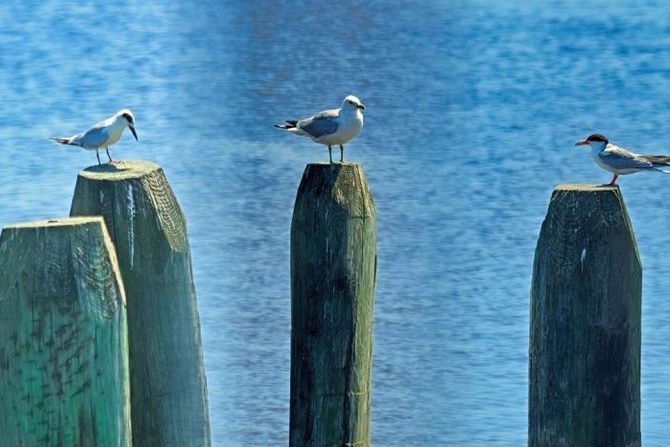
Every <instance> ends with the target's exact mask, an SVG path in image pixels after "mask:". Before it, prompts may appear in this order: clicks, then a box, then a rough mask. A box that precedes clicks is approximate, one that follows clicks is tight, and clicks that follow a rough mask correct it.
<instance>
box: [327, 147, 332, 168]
mask: <svg viewBox="0 0 670 447" xmlns="http://www.w3.org/2000/svg"><path fill="white" fill-rule="evenodd" d="M328 158H330V164H331V165H332V164H333V148H332V147H330V146H328Z"/></svg>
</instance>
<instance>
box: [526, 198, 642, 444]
mask: <svg viewBox="0 0 670 447" xmlns="http://www.w3.org/2000/svg"><path fill="white" fill-rule="evenodd" d="M641 291H642V269H641V265H640V259H639V256H638V252H637V245H636V242H635V236H634V234H633V229H632V226H631V223H630V220H629V218H628V213H627V212H626V207H625V205H624V202H623V199H622V197H621V194H620V192H619V189H618V187H602V186H584V185H564V186H559V187H558V188H556V190H555V191H554V193H553V194H552V197H551V203H550V204H549V210H548V212H547V216H546V218H545V220H544V222H543V224H542V230H541V232H540V237H539V240H538V243H537V249H536V251H535V264H534V267H533V283H532V290H531V323H530V345H529V416H528V420H529V428H528V444H529V445H530V446H582V445H583V446H587V445H588V446H608V447H616V446H639V445H640V306H641Z"/></svg>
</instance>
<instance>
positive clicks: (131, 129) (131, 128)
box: [128, 126, 140, 141]
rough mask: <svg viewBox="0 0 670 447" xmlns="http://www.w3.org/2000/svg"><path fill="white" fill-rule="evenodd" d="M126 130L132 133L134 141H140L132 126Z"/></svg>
mask: <svg viewBox="0 0 670 447" xmlns="http://www.w3.org/2000/svg"><path fill="white" fill-rule="evenodd" d="M128 128H129V129H130V131H131V132H132V133H133V136H134V137H135V141H140V140H139V139H138V138H137V132H135V127H134V126H128Z"/></svg>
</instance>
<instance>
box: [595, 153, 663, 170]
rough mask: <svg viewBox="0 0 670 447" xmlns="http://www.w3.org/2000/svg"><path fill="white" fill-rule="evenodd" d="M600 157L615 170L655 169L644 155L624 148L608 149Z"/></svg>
mask: <svg viewBox="0 0 670 447" xmlns="http://www.w3.org/2000/svg"><path fill="white" fill-rule="evenodd" d="M598 157H600V159H601V160H602V161H603V162H604V163H606V164H607V165H609V166H611V167H612V168H614V169H651V168H653V167H654V165H653V164H651V163H650V162H649V161H648V160H646V159H645V158H644V156H643V155H638V154H634V153H633V152H629V151H627V150H625V149H622V148H607V149H605V150H604V151H602V152H600V153H599V154H598Z"/></svg>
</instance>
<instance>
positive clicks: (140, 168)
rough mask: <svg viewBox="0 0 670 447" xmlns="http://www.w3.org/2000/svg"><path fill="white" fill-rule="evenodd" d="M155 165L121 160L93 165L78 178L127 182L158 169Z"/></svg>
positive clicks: (143, 161)
mask: <svg viewBox="0 0 670 447" xmlns="http://www.w3.org/2000/svg"><path fill="white" fill-rule="evenodd" d="M160 168H161V167H160V166H158V165H157V164H156V163H152V162H150V161H145V160H122V161H113V162H111V163H105V164H103V165H93V166H89V167H88V168H86V169H84V170H83V171H81V172H80V173H79V176H80V177H84V178H87V179H91V180H127V179H132V178H140V177H143V176H145V175H146V174H149V173H151V172H153V171H156V170H158V169H160Z"/></svg>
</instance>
